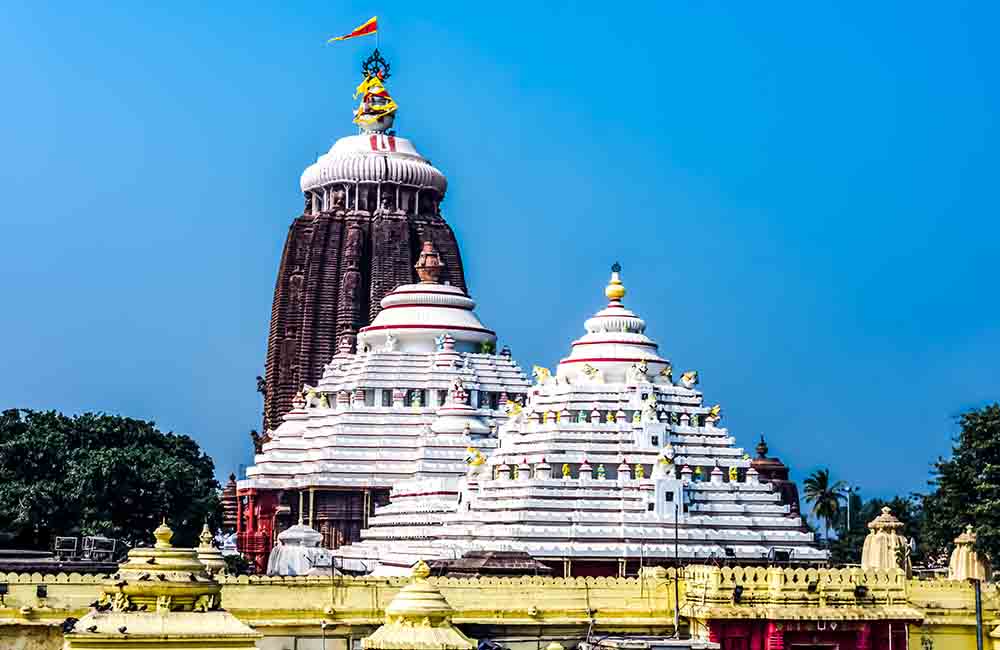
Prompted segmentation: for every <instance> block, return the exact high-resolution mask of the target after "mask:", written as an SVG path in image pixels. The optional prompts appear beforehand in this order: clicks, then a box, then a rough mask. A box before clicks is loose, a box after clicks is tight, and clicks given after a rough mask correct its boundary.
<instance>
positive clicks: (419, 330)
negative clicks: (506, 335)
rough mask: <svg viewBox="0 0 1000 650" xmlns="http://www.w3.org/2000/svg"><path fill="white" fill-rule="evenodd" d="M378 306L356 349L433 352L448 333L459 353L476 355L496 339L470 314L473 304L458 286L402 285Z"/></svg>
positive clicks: (491, 332) (359, 338) (473, 313)
mask: <svg viewBox="0 0 1000 650" xmlns="http://www.w3.org/2000/svg"><path fill="white" fill-rule="evenodd" d="M381 305H382V311H380V312H379V313H378V316H376V317H375V320H373V321H372V324H371V325H369V326H367V327H362V328H361V331H360V332H359V333H358V349H359V350H361V349H364V348H365V346H368V347H369V348H370V349H373V350H380V349H389V348H393V349H396V350H399V351H403V352H433V351H434V350H435V349H436V348H437V342H436V340H435V339H438V337H441V336H443V335H444V334H450V335H451V336H452V337H453V338H454V339H455V349H456V350H458V351H459V352H479V351H480V346H481V345H482V344H483V343H495V342H496V339H497V337H496V333H495V332H493V330H490V329H487V328H486V327H485V326H483V324H482V322H481V321H480V320H479V317H478V316H476V314H475V312H474V311H472V310H473V308H474V307H475V306H476V303H475V301H474V300H472V299H471V298H469V297H468V296H466V295H465V293H463V292H462V290H461V289H459V288H458V287H453V286H451V285H447V284H438V283H436V282H420V283H418V284H404V285H400V286H398V287H396V288H395V289H394V290H393V291H392V292H391V293H390V294H389V295H387V296H386V297H385V298H383V299H382V302H381ZM390 336H391V337H392V339H391V341H390V338H389V337H390Z"/></svg>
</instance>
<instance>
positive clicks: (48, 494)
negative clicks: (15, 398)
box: [0, 409, 220, 548]
mask: <svg viewBox="0 0 1000 650" xmlns="http://www.w3.org/2000/svg"><path fill="white" fill-rule="evenodd" d="M214 474H215V467H214V464H213V462H212V459H211V458H209V456H208V455H206V454H205V453H204V452H203V451H202V450H201V448H200V447H199V446H198V443H196V442H195V441H194V440H192V439H191V438H190V437H188V436H186V435H178V434H174V433H163V432H161V431H159V430H158V429H157V428H156V426H155V425H154V423H152V422H146V421H143V420H135V419H132V418H126V417H119V416H113V415H103V414H94V413H84V414H82V415H77V416H67V415H63V414H61V413H58V412H56V411H32V410H19V409H12V410H8V411H4V412H3V413H0V531H7V532H9V533H12V534H13V536H14V543H15V544H17V545H19V546H26V547H35V548H48V547H49V546H50V544H51V540H52V538H53V537H54V536H55V535H104V536H107V537H112V538H116V539H120V540H124V541H125V542H127V543H129V544H130V545H133V546H135V545H142V544H146V543H148V542H149V541H150V540H151V539H152V531H153V529H154V528H156V526H157V525H158V524H159V523H160V521H161V519H162V518H164V517H166V518H167V519H168V520H169V522H170V526H171V528H173V530H174V533H175V536H174V540H175V542H174V543H175V544H178V545H181V546H193V545H195V544H196V543H197V541H196V540H197V536H198V532H199V531H200V530H201V526H202V523H203V522H204V521H206V519H207V520H208V521H209V523H210V525H216V526H217V525H218V523H219V519H220V506H219V484H218V482H217V481H216V480H215V478H214Z"/></svg>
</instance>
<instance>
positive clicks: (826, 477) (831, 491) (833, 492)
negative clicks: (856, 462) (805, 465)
mask: <svg viewBox="0 0 1000 650" xmlns="http://www.w3.org/2000/svg"><path fill="white" fill-rule="evenodd" d="M802 487H803V488H804V491H805V495H806V502H807V503H810V504H812V515H813V516H814V517H816V518H817V519H819V520H820V521H822V522H823V526H824V528H825V531H826V535H825V536H826V540H827V543H829V541H830V526H831V525H833V524H834V522H835V521H836V520H837V515H838V514H840V502H841V501H843V499H844V495H843V493H842V490H843V489H844V482H843V481H837V482H831V480H830V470H828V469H818V470H816V471H815V472H813V473H812V474H810V475H809V477H808V478H807V479H806V480H805V481H803V482H802Z"/></svg>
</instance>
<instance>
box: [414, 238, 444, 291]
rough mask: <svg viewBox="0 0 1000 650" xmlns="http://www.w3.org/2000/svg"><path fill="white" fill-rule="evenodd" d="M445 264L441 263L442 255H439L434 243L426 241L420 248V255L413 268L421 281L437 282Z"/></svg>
mask: <svg viewBox="0 0 1000 650" xmlns="http://www.w3.org/2000/svg"><path fill="white" fill-rule="evenodd" d="M443 267H444V265H443V264H442V263H441V256H440V255H438V252H437V249H436V248H434V243H433V242H429V241H425V242H424V246H423V248H422V249H421V250H420V256H419V257H418V258H417V263H416V264H414V265H413V268H414V269H416V271H417V276H418V277H419V278H420V281H421V282H437V281H438V278H439V277H440V275H441V270H442V268H443Z"/></svg>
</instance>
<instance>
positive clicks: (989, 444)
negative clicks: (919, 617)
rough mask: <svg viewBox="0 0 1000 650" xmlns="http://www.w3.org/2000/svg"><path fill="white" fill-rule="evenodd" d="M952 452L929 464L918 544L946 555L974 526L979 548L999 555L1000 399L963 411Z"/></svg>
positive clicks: (938, 555) (938, 556)
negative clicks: (931, 471) (931, 475)
mask: <svg viewBox="0 0 1000 650" xmlns="http://www.w3.org/2000/svg"><path fill="white" fill-rule="evenodd" d="M959 422H960V424H961V426H962V429H961V432H960V433H959V434H958V437H957V438H956V439H955V444H954V446H953V447H952V456H951V458H950V459H947V460H945V459H944V458H939V459H938V461H937V462H936V463H934V478H933V480H932V481H931V483H930V484H931V486H932V487H933V488H934V491H933V492H931V493H930V494H927V495H925V496H924V497H923V510H924V521H923V526H922V530H921V532H922V536H923V544H924V546H925V548H926V552H927V555H928V556H929V557H930V558H935V559H937V560H941V559H942V558H944V559H945V560H946V559H947V553H948V552H949V550H950V548H951V546H952V542H953V540H954V539H955V537H957V536H958V534H959V533H960V532H962V530H963V529H964V528H965V526H966V525H972V526H973V527H974V528H975V531H976V535H977V538H978V539H977V541H976V544H977V546H978V547H979V549H980V550H982V551H985V552H986V553H987V554H988V555H990V556H991V557H993V558H1000V404H998V403H994V404H991V405H989V406H985V407H983V408H981V409H974V410H971V411H968V412H966V413H964V414H963V415H962V416H961V418H960V420H959Z"/></svg>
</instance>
